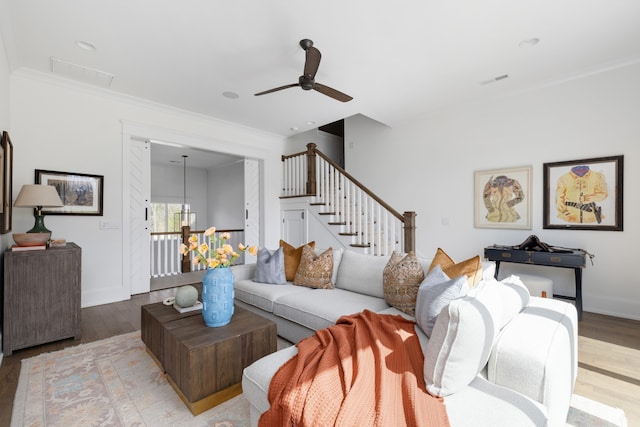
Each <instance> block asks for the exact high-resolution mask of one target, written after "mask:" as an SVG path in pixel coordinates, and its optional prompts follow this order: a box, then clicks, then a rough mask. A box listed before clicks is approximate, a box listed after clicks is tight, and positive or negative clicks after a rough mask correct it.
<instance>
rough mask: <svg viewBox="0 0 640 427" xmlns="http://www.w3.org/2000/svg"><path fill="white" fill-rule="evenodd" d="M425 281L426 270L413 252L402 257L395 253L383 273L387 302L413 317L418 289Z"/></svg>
mask: <svg viewBox="0 0 640 427" xmlns="http://www.w3.org/2000/svg"><path fill="white" fill-rule="evenodd" d="M423 280H424V270H423V269H422V265H420V262H419V261H418V258H416V256H415V254H414V253H413V252H409V253H408V254H407V255H406V256H404V257H402V255H400V254H398V253H397V252H396V251H393V253H392V254H391V257H390V258H389V261H388V262H387V265H386V266H385V267H384V269H383V271H382V286H383V291H384V299H385V301H386V302H387V304H389V305H390V306H392V307H395V308H397V309H398V310H400V311H403V312H405V313H407V314H409V315H411V316H413V315H414V313H415V309H416V297H417V296H418V287H419V286H420V283H422V281H423Z"/></svg>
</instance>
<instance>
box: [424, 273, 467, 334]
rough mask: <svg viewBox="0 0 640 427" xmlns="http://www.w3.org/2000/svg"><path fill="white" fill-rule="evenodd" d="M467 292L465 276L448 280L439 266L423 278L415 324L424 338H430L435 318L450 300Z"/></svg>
mask: <svg viewBox="0 0 640 427" xmlns="http://www.w3.org/2000/svg"><path fill="white" fill-rule="evenodd" d="M468 291H469V285H468V281H467V278H466V276H460V277H456V278H455V279H450V278H449V276H447V275H446V273H445V272H444V271H442V267H441V266H440V265H436V266H435V267H434V268H433V269H432V270H431V271H430V272H429V273H428V274H427V276H426V277H425V278H424V280H423V281H422V284H420V288H418V297H417V299H416V323H417V324H418V326H419V327H420V329H422V331H423V332H424V333H425V335H426V336H428V337H429V336H431V331H432V330H433V325H434V324H435V323H436V318H437V317H438V315H439V314H440V312H441V311H442V309H443V308H445V307H446V306H447V304H449V302H451V300H453V299H455V298H458V297H461V296H464V295H466V294H467V292H468Z"/></svg>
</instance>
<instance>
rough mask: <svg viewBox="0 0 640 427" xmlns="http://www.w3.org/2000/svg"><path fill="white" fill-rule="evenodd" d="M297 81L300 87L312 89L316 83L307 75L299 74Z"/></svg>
mask: <svg viewBox="0 0 640 427" xmlns="http://www.w3.org/2000/svg"><path fill="white" fill-rule="evenodd" d="M298 83H299V84H300V87H301V88H302V89H304V90H311V89H313V86H314V85H315V84H316V81H315V80H314V79H312V78H310V77H307V76H300V78H298Z"/></svg>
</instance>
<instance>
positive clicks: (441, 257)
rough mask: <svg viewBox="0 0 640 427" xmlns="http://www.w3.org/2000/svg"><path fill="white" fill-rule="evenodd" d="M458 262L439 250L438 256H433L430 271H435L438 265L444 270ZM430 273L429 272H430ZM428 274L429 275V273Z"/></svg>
mask: <svg viewBox="0 0 640 427" xmlns="http://www.w3.org/2000/svg"><path fill="white" fill-rule="evenodd" d="M455 263H456V262H455V261H454V260H453V259H451V257H450V256H449V255H447V253H446V252H445V251H443V250H442V249H440V248H438V250H437V251H436V254H435V255H434V256H433V260H432V261H431V265H430V266H429V271H431V270H433V269H434V268H435V266H436V265H439V266H440V267H441V268H442V269H443V270H444V269H445V268H447V267H449V266H450V265H453V264H455ZM429 271H428V272H429ZM428 272H427V273H428Z"/></svg>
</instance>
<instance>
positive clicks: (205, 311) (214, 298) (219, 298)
mask: <svg viewBox="0 0 640 427" xmlns="http://www.w3.org/2000/svg"><path fill="white" fill-rule="evenodd" d="M233 279H234V278H233V273H232V272H231V269H230V268H209V269H207V272H206V273H205V275H204V276H203V278H202V316H203V317H204V323H205V324H206V325H207V326H209V327H218V326H224V325H226V324H228V323H229V322H231V316H233V297H234V291H233Z"/></svg>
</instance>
